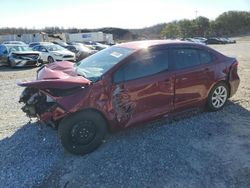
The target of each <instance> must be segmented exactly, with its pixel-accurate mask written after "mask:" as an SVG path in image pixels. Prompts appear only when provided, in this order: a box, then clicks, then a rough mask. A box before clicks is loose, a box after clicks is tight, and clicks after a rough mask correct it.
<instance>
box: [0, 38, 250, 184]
mask: <svg viewBox="0 0 250 188" xmlns="http://www.w3.org/2000/svg"><path fill="white" fill-rule="evenodd" d="M212 47H213V48H215V49H217V50H219V51H221V52H222V53H224V54H226V55H229V56H235V57H237V59H238V60H239V62H240V64H239V75H240V77H241V84H240V88H239V90H238V92H237V94H236V95H235V96H234V97H233V98H231V99H230V101H229V102H228V104H227V106H226V107H225V108H224V109H223V110H222V111H220V112H215V113H208V112H200V113H198V114H196V115H194V116H192V117H190V118H184V119H182V120H179V121H175V122H172V123H167V124H166V123H155V124H153V125H146V126H145V127H140V128H136V129H130V130H127V131H124V132H120V133H116V134H113V135H110V136H109V138H108V139H107V140H106V143H105V144H103V145H102V146H101V147H100V148H99V149H98V150H96V151H95V152H93V153H91V154H88V155H85V156H82V157H79V156H73V155H71V154H69V153H67V152H65V151H64V150H63V149H62V147H61V145H60V143H59V141H58V138H57V133H56V131H54V130H51V129H50V128H42V129H41V128H39V127H38V126H37V125H36V123H35V121H34V122H33V123H31V124H27V122H28V121H29V119H28V118H27V117H25V115H24V114H23V113H22V112H21V110H20V107H21V106H20V104H19V103H18V102H17V101H18V97H19V95H20V92H21V91H22V88H19V87H17V86H16V82H17V81H19V80H23V79H32V78H34V77H35V70H36V69H13V70H12V69H9V68H6V67H2V68H0V79H1V82H0V91H1V100H0V187H192V188H193V187H220V188H221V187H246V188H249V187H250V37H248V38H247V37H246V38H240V39H239V40H238V42H237V44H229V45H217V46H212Z"/></svg>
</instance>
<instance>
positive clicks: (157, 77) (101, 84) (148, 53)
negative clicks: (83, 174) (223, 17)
mask: <svg viewBox="0 0 250 188" xmlns="http://www.w3.org/2000/svg"><path fill="white" fill-rule="evenodd" d="M237 66H238V62H237V60H236V59H235V58H230V57H227V56H225V55H222V54H221V53H219V52H217V51H215V50H213V49H211V48H209V47H207V46H205V45H200V44H195V43H190V42H181V41H168V40H156V41H155V40H153V41H138V42H129V43H123V44H119V45H115V46H112V47H109V48H107V49H104V50H102V51H100V52H98V53H96V54H94V55H92V56H89V57H88V58H86V59H84V60H82V61H80V62H79V63H77V64H74V63H71V62H67V61H62V62H55V63H52V64H48V65H46V66H44V67H42V68H41V69H40V70H38V73H37V79H36V80H35V81H29V82H21V83H19V84H18V85H19V86H23V87H26V88H25V89H24V91H23V93H22V95H21V97H20V102H22V103H24V106H23V107H22V110H23V111H24V112H25V113H26V114H27V115H28V116H29V117H37V118H38V119H39V120H40V121H41V122H43V123H44V124H47V125H51V126H53V127H55V128H58V133H59V137H60V139H61V143H62V145H63V146H64V148H65V149H66V150H68V151H69V152H71V153H74V154H86V153H89V152H91V151H93V150H95V149H96V148H97V147H98V146H99V145H100V144H101V143H102V140H103V139H104V138H105V135H106V133H107V132H108V131H115V130H121V129H124V128H127V127H132V126H137V125H138V124H141V123H143V122H147V121H152V120H155V119H158V118H162V117H166V116H169V115H173V114H176V113H179V112H182V111H185V110H188V109H191V108H197V107H198V108H203V107H206V108H207V109H209V110H210V111H217V110H220V109H221V108H223V106H224V105H225V103H226V101H227V99H228V98H229V97H231V96H233V95H234V94H235V92H236V90H237V88H238V86H239V82H240V80H239V76H238V74H237Z"/></svg>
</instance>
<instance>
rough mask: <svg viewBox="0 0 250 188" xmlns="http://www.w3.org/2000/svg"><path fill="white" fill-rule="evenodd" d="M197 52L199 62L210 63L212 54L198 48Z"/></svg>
mask: <svg viewBox="0 0 250 188" xmlns="http://www.w3.org/2000/svg"><path fill="white" fill-rule="evenodd" d="M199 54H200V62H201V64H207V63H211V62H212V60H213V57H212V55H211V54H210V53H209V52H207V51H204V50H199Z"/></svg>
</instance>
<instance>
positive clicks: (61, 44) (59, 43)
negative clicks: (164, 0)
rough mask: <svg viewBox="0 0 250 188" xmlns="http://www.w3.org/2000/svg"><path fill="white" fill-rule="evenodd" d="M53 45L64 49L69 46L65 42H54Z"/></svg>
mask: <svg viewBox="0 0 250 188" xmlns="http://www.w3.org/2000/svg"><path fill="white" fill-rule="evenodd" d="M52 43H53V44H57V45H59V46H61V47H64V48H66V47H67V46H68V44H67V43H66V42H63V41H53V42H52Z"/></svg>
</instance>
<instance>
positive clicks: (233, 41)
mask: <svg viewBox="0 0 250 188" xmlns="http://www.w3.org/2000/svg"><path fill="white" fill-rule="evenodd" d="M220 40H223V41H224V42H225V43H226V44H233V43H236V41H235V40H232V39H229V38H225V37H223V38H222V37H221V38H220Z"/></svg>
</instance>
